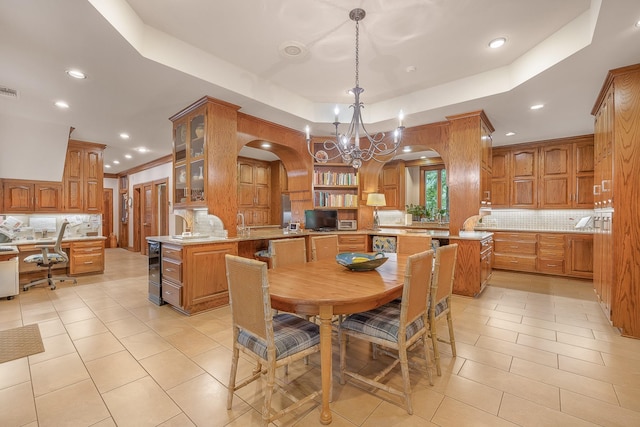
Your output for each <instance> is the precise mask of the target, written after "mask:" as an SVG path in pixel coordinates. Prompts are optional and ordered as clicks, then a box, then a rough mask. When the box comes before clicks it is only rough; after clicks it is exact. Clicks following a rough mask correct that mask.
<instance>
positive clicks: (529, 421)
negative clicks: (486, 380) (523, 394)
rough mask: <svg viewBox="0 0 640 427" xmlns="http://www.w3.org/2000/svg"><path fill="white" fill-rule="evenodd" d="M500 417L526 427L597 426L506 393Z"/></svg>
mask: <svg viewBox="0 0 640 427" xmlns="http://www.w3.org/2000/svg"><path fill="white" fill-rule="evenodd" d="M498 416H499V417H500V418H503V419H505V420H507V421H511V422H512V423H515V424H517V425H519V426H524V427H538V426H562V427H590V426H592V427H595V426H596V425H597V424H593V423H590V422H587V421H584V420H581V419H580V418H576V417H573V416H571V415H568V414H564V413H562V412H560V411H559V410H555V409H551V408H547V407H546V406H543V405H538V404H536V403H534V402H532V401H530V400H527V399H522V398H520V397H517V396H513V395H511V394H509V393H505V394H504V397H503V398H502V404H501V405H500V412H499V413H498Z"/></svg>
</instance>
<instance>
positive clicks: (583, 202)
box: [491, 135, 594, 209]
mask: <svg viewBox="0 0 640 427" xmlns="http://www.w3.org/2000/svg"><path fill="white" fill-rule="evenodd" d="M593 152H594V144H593V136H592V135H584V136H577V137H571V138H562V139H555V140H549V141H541V142H537V143H532V144H525V145H522V146H512V147H500V148H498V149H496V150H494V151H493V156H492V159H493V170H492V178H491V192H492V194H491V196H492V197H491V198H492V206H493V207H496V208H506V207H512V208H529V209H565V208H585V209H590V208H592V202H593V180H594V160H593Z"/></svg>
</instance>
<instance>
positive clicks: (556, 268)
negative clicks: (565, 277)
mask: <svg viewBox="0 0 640 427" xmlns="http://www.w3.org/2000/svg"><path fill="white" fill-rule="evenodd" d="M538 271H539V272H541V273H552V274H564V259H558V258H555V259H545V258H538Z"/></svg>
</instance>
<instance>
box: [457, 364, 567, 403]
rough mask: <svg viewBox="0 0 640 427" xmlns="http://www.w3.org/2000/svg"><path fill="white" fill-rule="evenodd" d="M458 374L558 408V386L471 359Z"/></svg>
mask: <svg viewBox="0 0 640 427" xmlns="http://www.w3.org/2000/svg"><path fill="white" fill-rule="evenodd" d="M459 375H461V376H463V377H465V378H468V379H470V380H472V381H476V382H478V383H480V384H484V385H486V386H488V387H492V388H495V389H497V390H500V391H503V392H506V393H510V394H513V395H514V396H518V397H522V398H523V399H528V400H531V401H533V402H535V403H538V404H540V405H544V406H546V407H548V408H552V409H557V410H559V409H560V401H559V394H558V387H555V386H552V385H548V384H544V383H542V382H540V381H535V380H532V379H530V378H526V377H523V376H520V375H516V374H514V373H511V372H505V371H502V370H500V369H496V368H491V367H489V366H486V365H481V364H479V363H475V362H471V361H467V363H465V364H464V366H463V367H462V369H461V370H460V374H459ZM452 397H454V396H452ZM492 413H493V412H492Z"/></svg>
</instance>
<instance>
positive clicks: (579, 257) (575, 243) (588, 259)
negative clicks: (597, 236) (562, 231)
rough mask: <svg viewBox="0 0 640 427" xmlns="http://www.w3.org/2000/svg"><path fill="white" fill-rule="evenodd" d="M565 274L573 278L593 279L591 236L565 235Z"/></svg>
mask: <svg viewBox="0 0 640 427" xmlns="http://www.w3.org/2000/svg"><path fill="white" fill-rule="evenodd" d="M566 245H567V255H566V260H567V267H566V271H565V272H566V274H568V275H570V276H574V277H584V278H587V279H591V278H593V236H592V235H577V234H576V235H567V236H566Z"/></svg>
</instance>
